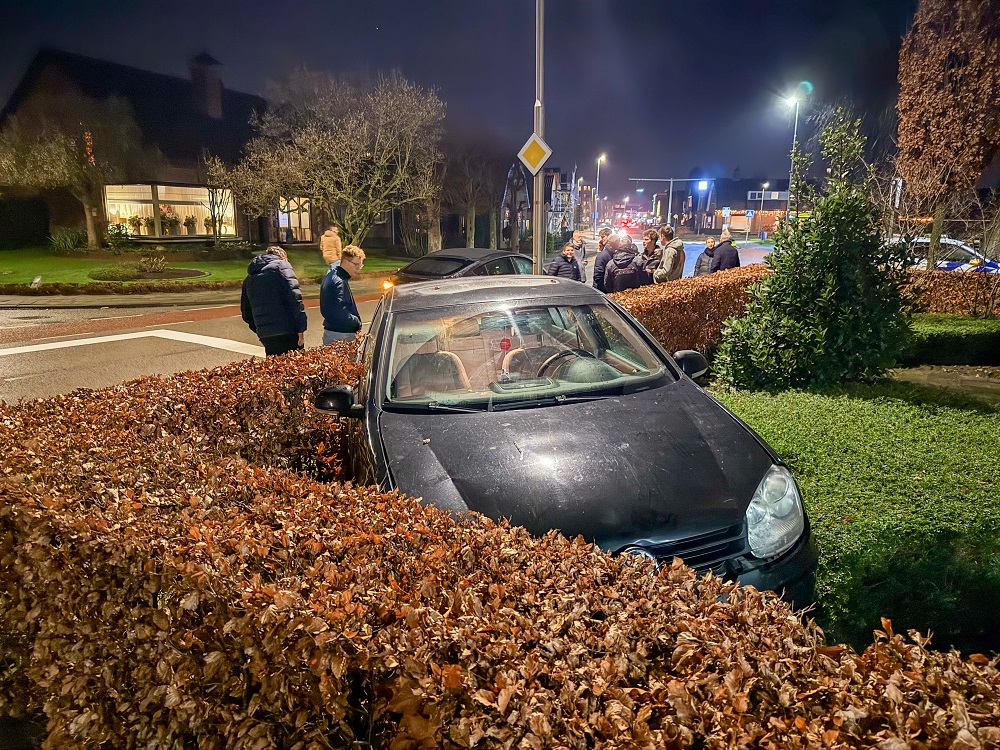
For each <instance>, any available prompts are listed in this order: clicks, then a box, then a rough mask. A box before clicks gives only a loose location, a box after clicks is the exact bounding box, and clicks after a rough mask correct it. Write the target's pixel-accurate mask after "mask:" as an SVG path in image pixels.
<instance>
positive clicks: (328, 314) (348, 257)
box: [319, 245, 365, 344]
mask: <svg viewBox="0 0 1000 750" xmlns="http://www.w3.org/2000/svg"><path fill="white" fill-rule="evenodd" d="M364 265H365V251H364V250H362V249H361V248H360V247H358V246H357V245H348V246H347V247H345V248H344V249H343V250H342V251H341V254H340V265H339V266H335V267H333V268H331V269H330V270H329V272H328V273H327V274H326V276H325V277H324V278H323V285H322V286H321V287H320V290H319V309H320V312H322V313H323V343H324V344H332V343H333V342H334V341H351V340H353V339H354V337H355V336H357V334H358V331H360V330H361V314H360V313H359V312H358V306H357V305H356V304H355V303H354V295H353V294H351V285H350V284H349V283H348V282H349V281H350V280H351V277H352V276H356V275H357V274H359V273H360V272H361V269H362V268H364Z"/></svg>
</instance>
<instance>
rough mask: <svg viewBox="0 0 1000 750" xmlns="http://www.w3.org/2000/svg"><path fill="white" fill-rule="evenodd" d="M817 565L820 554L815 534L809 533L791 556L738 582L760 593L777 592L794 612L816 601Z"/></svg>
mask: <svg viewBox="0 0 1000 750" xmlns="http://www.w3.org/2000/svg"><path fill="white" fill-rule="evenodd" d="M818 563H819V550H818V549H817V548H816V544H815V543H814V542H813V540H812V534H809V533H807V534H804V535H803V536H802V539H800V540H799V543H798V545H797V546H796V547H795V548H794V549H792V551H791V552H789V553H788V554H786V555H784V556H782V557H780V558H778V559H777V560H775V561H773V562H768V563H764V564H762V565H760V566H759V567H756V568H753V569H752V570H747V571H745V572H743V573H741V574H739V575H738V576H737V580H738V581H739V582H740V585H743V586H753V587H754V588H755V589H758V590H759V591H774V592H777V593H778V594H779V595H780V596H781V598H782V599H784V600H785V601H786V602H788V603H789V604H791V605H792V607H793V608H794V609H802V608H803V607H808V606H809V605H811V604H814V603H815V601H816V598H815V593H816V568H817V565H818Z"/></svg>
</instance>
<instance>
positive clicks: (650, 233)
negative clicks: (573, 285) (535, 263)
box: [545, 226, 740, 294]
mask: <svg viewBox="0 0 1000 750" xmlns="http://www.w3.org/2000/svg"><path fill="white" fill-rule="evenodd" d="M598 237H599V238H600V242H599V245H598V252H597V257H596V258H595V260H594V282H593V283H594V288H595V289H597V290H599V291H601V292H605V293H606V294H611V293H612V292H622V291H625V290H626V289H637V288H638V287H641V286H645V285H647V284H663V283H666V282H668V281H675V280H676V279H679V278H680V277H681V276H682V275H683V274H684V261H685V259H686V258H685V254H684V242H683V241H682V240H681V239H680V238H679V237H675V236H674V230H673V227H670V226H662V227H660V228H659V230H656V229H647V230H646V231H645V232H643V233H642V249H641V250H640V249H639V248H638V247H636V245H635V243H634V242H632V237H631V236H629V235H628V234H624V235H620V236H619V235H617V234H615V233H614V232H612V231H611V230H610V229H608V228H605V229H602V230H601V231H600V232H599V233H598ZM587 262H588V261H587V249H586V245H585V244H584V241H583V233H582V232H580V231H579V230H577V231H576V232H573V240H572V241H571V242H567V243H566V244H565V245H564V246H563V248H562V251H561V252H560V253H559V257H558V258H556V259H555V260H554V261H553V262H552V263H550V264H549V266H548V267H547V268H546V269H545V273H547V274H548V275H549V276H561V277H563V278H567V279H573V280H574V281H584V280H585V279H586V274H585V272H584V267H585V266H586V265H587ZM739 264H740V256H739V253H737V251H736V247H735V245H733V238H732V235H731V234H730V233H729V231H728V230H723V232H722V235H721V237H720V238H719V242H718V244H716V242H715V238H713V237H709V238H708V240H707V241H706V242H705V251H704V252H703V253H702V254H701V255H699V256H698V259H697V260H696V261H695V267H694V275H695V276H701V275H703V274H706V273H713V272H715V271H724V270H725V269H727V268H735V267H737V266H739Z"/></svg>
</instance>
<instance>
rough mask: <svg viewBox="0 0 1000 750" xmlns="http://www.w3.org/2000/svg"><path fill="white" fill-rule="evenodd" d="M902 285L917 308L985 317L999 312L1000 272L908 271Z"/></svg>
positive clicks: (919, 309)
mask: <svg viewBox="0 0 1000 750" xmlns="http://www.w3.org/2000/svg"><path fill="white" fill-rule="evenodd" d="M908 277H909V278H908V281H907V283H906V284H905V285H904V287H903V289H902V293H903V295H904V296H905V297H908V298H910V299H911V300H913V302H914V304H915V308H916V310H917V311H919V312H927V313H950V314H952V315H970V316H973V317H986V316H994V315H998V314H1000V274H996V273H985V272H982V271H972V272H966V273H962V272H959V271H910V272H909V273H908Z"/></svg>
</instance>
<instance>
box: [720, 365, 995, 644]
mask: <svg viewBox="0 0 1000 750" xmlns="http://www.w3.org/2000/svg"><path fill="white" fill-rule="evenodd" d="M715 395H716V396H717V397H718V398H719V399H720V400H721V401H722V402H723V403H725V404H726V405H727V406H728V407H729V408H730V409H732V410H733V411H734V412H735V413H736V414H738V415H739V416H740V417H741V418H742V419H744V421H746V422H747V423H748V424H749V425H750V426H751V427H753V428H754V429H755V430H756V431H757V432H758V433H759V434H760V435H761V436H762V437H763V438H764V439H765V440H767V441H768V442H769V443H770V444H771V445H772V446H773V447H774V448H775V450H777V451H778V453H779V454H780V455H781V456H782V457H783V458H784V459H785V460H786V461H787V462H788V464H789V465H790V466H791V467H792V469H793V470H794V471H795V476H796V478H797V480H798V482H799V485H800V487H801V489H802V492H803V496H804V500H805V503H806V506H807V509H808V512H809V516H810V519H811V522H812V526H813V533H814V534H815V536H816V540H817V543H818V545H819V547H820V553H821V559H820V570H819V582H818V586H817V594H818V598H819V610H818V612H817V616H818V620H819V622H820V624H821V625H822V626H823V627H824V629H825V630H826V631H827V634H828V636H829V637H830V638H831V640H835V641H847V642H850V643H854V644H859V645H860V644H862V643H866V642H868V641H869V640H870V638H871V632H872V630H874V629H877V628H878V627H879V623H880V619H879V618H880V616H883V617H888V618H890V619H892V620H893V623H894V626H895V627H896V628H897V629H899V630H905V629H911V628H912V629H918V630H921V631H923V632H927V631H932V632H933V633H934V642H935V643H937V645H938V646H940V647H947V646H949V645H954V646H956V647H958V648H960V649H962V650H963V651H964V652H965V653H970V652H972V651H977V650H983V649H989V650H994V651H996V650H998V649H1000V610H998V608H997V607H996V604H995V603H996V602H997V601H1000V464H998V462H997V457H998V456H1000V414H998V413H997V410H996V409H994V408H992V407H990V406H987V405H985V404H983V403H982V402H978V401H975V400H973V399H971V398H970V397H967V396H964V395H962V394H960V393H954V392H947V391H944V390H941V389H935V388H929V387H925V386H919V385H913V384H903V383H881V384H876V385H870V386H850V387H846V388H843V389H839V390H835V391H827V392H823V393H808V392H803V391H785V392H781V393H767V392H749V391H730V392H719V393H716V394H715Z"/></svg>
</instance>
